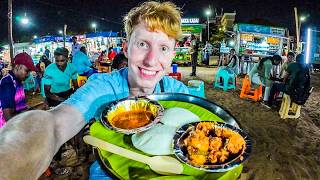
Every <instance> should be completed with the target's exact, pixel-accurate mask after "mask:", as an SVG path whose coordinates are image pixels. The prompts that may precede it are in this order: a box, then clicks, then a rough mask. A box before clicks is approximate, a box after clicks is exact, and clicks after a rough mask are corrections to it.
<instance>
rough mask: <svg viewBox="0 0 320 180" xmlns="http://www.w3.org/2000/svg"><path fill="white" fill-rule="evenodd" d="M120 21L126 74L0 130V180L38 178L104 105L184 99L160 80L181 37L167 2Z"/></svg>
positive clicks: (99, 77) (176, 86)
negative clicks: (171, 95) (173, 96)
mask: <svg viewBox="0 0 320 180" xmlns="http://www.w3.org/2000/svg"><path fill="white" fill-rule="evenodd" d="M126 17H127V18H126V19H125V30H126V33H127V37H128V46H127V48H126V49H125V50H124V52H125V55H126V56H127V57H128V68H123V69H121V70H119V71H114V72H113V73H111V74H106V73H101V74H94V75H92V76H91V77H90V78H89V80H88V81H87V83H86V84H85V85H84V86H82V87H81V88H80V89H78V91H77V92H76V93H75V94H73V95H72V96H71V97H70V98H69V99H68V100H67V101H65V102H64V103H62V104H61V105H59V106H57V107H56V108H54V109H52V110H50V111H39V110H38V111H30V112H27V113H23V114H21V115H19V116H16V117H15V118H14V119H13V120H12V121H11V122H9V123H8V124H6V125H5V126H4V127H3V128H2V130H0V157H1V161H0V179H21V178H22V177H23V178H26V179H36V178H38V177H39V176H40V175H41V173H43V172H44V171H45V170H46V168H47V167H48V166H49V163H50V161H51V160H52V157H53V155H54V154H55V153H56V152H57V151H58V149H59V147H60V146H61V145H62V144H63V143H64V142H66V141H67V140H69V139H70V138H71V137H73V136H74V135H76V134H77V133H78V132H79V131H80V130H81V129H82V128H83V127H84V125H85V124H86V123H88V122H89V121H90V120H91V119H92V118H93V117H94V116H95V114H96V113H97V110H98V108H100V107H101V106H102V105H104V104H106V103H110V102H112V101H115V100H118V99H121V98H125V97H128V96H139V95H148V94H152V93H160V92H163V91H164V92H176V93H188V89H187V87H186V86H185V85H184V84H183V83H182V82H180V81H177V80H175V79H173V78H171V77H168V76H164V75H165V70H166V69H167V68H169V67H170V65H171V61H172V59H173V57H174V56H175V51H174V47H175V40H177V39H178V38H179V37H180V34H181V24H180V23H181V16H180V11H179V10H178V8H177V7H176V6H175V5H174V4H172V3H171V2H164V3H159V2H153V1H151V2H145V3H143V4H142V5H140V6H139V7H136V8H133V9H132V10H131V11H130V12H129V13H128V15H127V16H126ZM160 82H161V84H163V86H161V85H160ZM17 132H19V133H17Z"/></svg>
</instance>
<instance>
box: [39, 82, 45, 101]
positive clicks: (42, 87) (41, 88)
mask: <svg viewBox="0 0 320 180" xmlns="http://www.w3.org/2000/svg"><path fill="white" fill-rule="evenodd" d="M40 94H41V96H42V97H43V98H46V93H45V91H44V82H43V78H41V85H40Z"/></svg>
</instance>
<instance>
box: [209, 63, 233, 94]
mask: <svg viewBox="0 0 320 180" xmlns="http://www.w3.org/2000/svg"><path fill="white" fill-rule="evenodd" d="M220 78H222V82H220ZM229 81H231V83H229ZM214 87H215V88H222V89H223V90H224V91H227V90H228V89H236V74H235V73H234V72H233V71H228V70H227V69H225V68H219V70H218V72H217V75H216V78H215V82H214Z"/></svg>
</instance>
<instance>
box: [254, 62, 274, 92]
mask: <svg viewBox="0 0 320 180" xmlns="http://www.w3.org/2000/svg"><path fill="white" fill-rule="evenodd" d="M259 63H260V62H259ZM259 63H256V64H255V65H254V66H253V68H252V69H251V71H250V73H249V77H250V79H252V77H253V76H254V75H255V74H256V73H258V75H259V78H260V81H261V82H262V84H263V85H264V86H266V87H270V86H271V84H272V80H270V76H271V70H272V62H271V60H270V59H268V60H266V61H264V62H263V65H262V68H261V69H258V67H259Z"/></svg>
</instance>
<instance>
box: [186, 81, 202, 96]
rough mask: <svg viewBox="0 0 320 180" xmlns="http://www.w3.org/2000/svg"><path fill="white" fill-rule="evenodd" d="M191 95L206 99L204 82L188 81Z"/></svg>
mask: <svg viewBox="0 0 320 180" xmlns="http://www.w3.org/2000/svg"><path fill="white" fill-rule="evenodd" d="M188 90H189V94H191V95H194V96H197V97H202V98H205V92H204V82H203V81H200V80H190V81H188Z"/></svg>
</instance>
